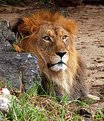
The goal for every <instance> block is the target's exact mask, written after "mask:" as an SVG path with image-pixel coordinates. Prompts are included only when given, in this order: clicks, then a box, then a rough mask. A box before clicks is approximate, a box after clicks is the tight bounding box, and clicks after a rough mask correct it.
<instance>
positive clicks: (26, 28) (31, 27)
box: [18, 10, 76, 35]
mask: <svg viewBox="0 0 104 121" xmlns="http://www.w3.org/2000/svg"><path fill="white" fill-rule="evenodd" d="M47 22H52V23H56V24H58V25H60V26H62V27H63V28H64V29H66V30H67V31H68V32H70V33H71V34H72V35H74V34H75V31H76V24H75V22H74V21H72V20H69V19H67V18H65V17H64V16H63V15H61V14H60V13H59V12H50V11H47V10H41V11H38V12H35V13H34V14H32V16H31V17H23V18H22V20H21V21H20V25H19V27H18V30H19V32H20V33H22V34H32V33H33V32H35V33H37V32H38V31H39V28H40V25H42V24H44V23H47Z"/></svg>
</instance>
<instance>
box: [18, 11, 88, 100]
mask: <svg viewBox="0 0 104 121" xmlns="http://www.w3.org/2000/svg"><path fill="white" fill-rule="evenodd" d="M17 30H18V32H19V33H20V34H22V35H25V38H24V40H22V42H21V43H20V46H21V47H22V48H23V49H24V50H25V51H29V52H31V53H34V54H35V55H37V57H38V64H39V68H40V71H41V76H42V79H43V80H42V85H43V88H44V89H45V90H48V92H49V91H50V87H49V83H50V81H51V82H52V83H53V90H52V91H54V92H55V93H56V95H58V96H63V95H64V94H68V95H69V98H70V99H71V100H72V99H77V98H81V97H84V96H87V95H88V89H87V86H86V83H85V81H86V78H85V65H84V64H83V62H82V60H81V58H80V56H79V55H78V53H77V51H76V48H75V45H74V37H75V32H76V24H75V22H74V21H72V20H70V19H68V18H65V17H64V16H62V15H61V14H60V13H58V12H49V11H39V12H36V13H34V14H33V15H31V16H30V17H23V18H21V20H20V21H19V23H18V24H17ZM47 34H48V35H47ZM66 34H67V36H68V40H67V41H66V42H65V43H64V42H63V41H62V39H61V36H63V35H66ZM45 35H47V36H51V38H52V41H51V42H47V41H44V40H43V37H44V36H45ZM62 51H65V52H66V53H67V57H68V62H66V64H67V68H66V69H65V70H62V69H59V70H58V71H55V70H52V69H50V68H49V67H48V66H47V64H48V63H53V62H54V61H55V59H56V60H57V58H56V52H62Z"/></svg>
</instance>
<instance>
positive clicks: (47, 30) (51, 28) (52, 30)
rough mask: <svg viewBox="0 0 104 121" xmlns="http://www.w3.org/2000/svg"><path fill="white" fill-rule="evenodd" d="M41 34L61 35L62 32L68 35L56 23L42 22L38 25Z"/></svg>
mask: <svg viewBox="0 0 104 121" xmlns="http://www.w3.org/2000/svg"><path fill="white" fill-rule="evenodd" d="M40 33H41V34H47V35H49V36H55V35H56V36H63V35H64V34H67V35H68V32H67V31H66V30H65V29H64V28H63V27H62V26H59V25H56V24H43V25H42V26H41V27H40Z"/></svg>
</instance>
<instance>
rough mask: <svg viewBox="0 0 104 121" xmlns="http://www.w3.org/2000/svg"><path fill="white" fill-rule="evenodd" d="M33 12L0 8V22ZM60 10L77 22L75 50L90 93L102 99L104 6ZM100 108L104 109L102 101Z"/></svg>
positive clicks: (9, 7)
mask: <svg viewBox="0 0 104 121" xmlns="http://www.w3.org/2000/svg"><path fill="white" fill-rule="evenodd" d="M35 10H36V8H35V7H24V8H22V7H11V6H6V7H0V20H6V21H12V20H13V19H15V18H18V17H20V16H22V15H28V14H30V13H33V12H34V11H35ZM60 10H61V11H62V13H64V14H65V15H66V16H69V17H70V18H71V19H74V20H75V21H76V22H77V24H78V31H77V36H76V48H77V49H78V51H79V53H80V54H81V56H82V58H83V60H84V61H85V63H86V65H87V68H88V72H87V80H88V81H90V82H91V83H92V88H91V92H92V93H94V94H96V95H99V94H100V95H101V96H102V97H103V98H104V6H102V5H99V6H90V5H86V6H79V7H77V8H74V7H68V8H60ZM101 106H102V107H104V101H102V105H101Z"/></svg>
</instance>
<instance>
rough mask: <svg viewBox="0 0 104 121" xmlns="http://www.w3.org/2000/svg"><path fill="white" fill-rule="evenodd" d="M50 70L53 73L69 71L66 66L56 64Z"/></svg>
mask: <svg viewBox="0 0 104 121" xmlns="http://www.w3.org/2000/svg"><path fill="white" fill-rule="evenodd" d="M50 69H51V70H52V71H56V72H57V71H60V70H61V71H64V70H66V69H67V65H65V64H55V65H54V66H51V67H50Z"/></svg>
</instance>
